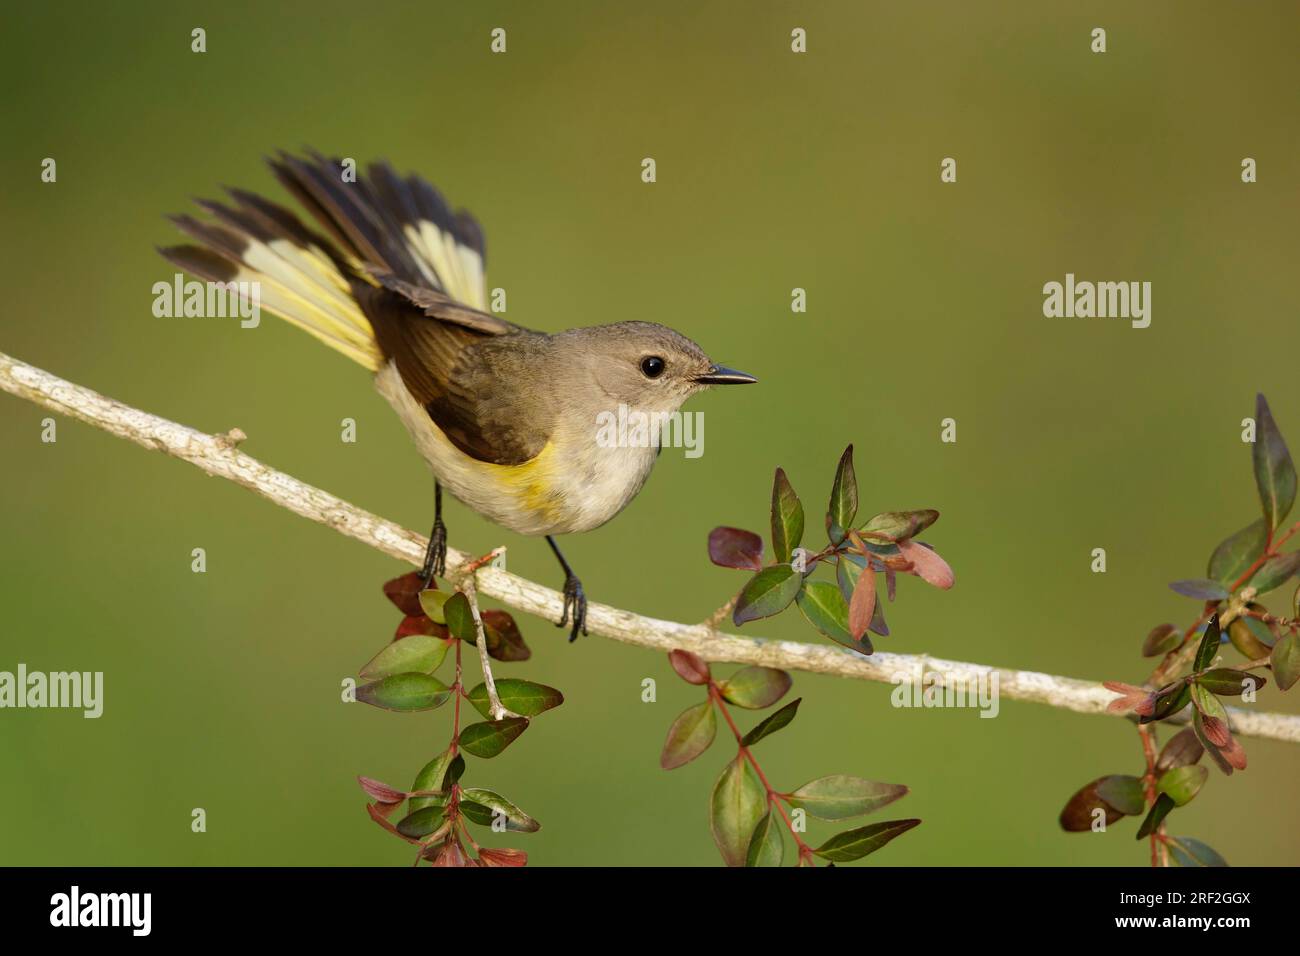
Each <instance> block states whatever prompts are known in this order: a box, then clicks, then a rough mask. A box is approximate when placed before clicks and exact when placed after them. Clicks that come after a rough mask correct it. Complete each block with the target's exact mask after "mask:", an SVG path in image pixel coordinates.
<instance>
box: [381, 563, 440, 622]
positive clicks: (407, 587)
mask: <svg viewBox="0 0 1300 956" xmlns="http://www.w3.org/2000/svg"><path fill="white" fill-rule="evenodd" d="M429 587H430V589H433V588H434V584H433V582H432V581H430V582H429ZM420 591H421V582H420V573H419V572H418V571H411V572H410V573H409V574H403V575H402V576H401V577H400V578H393V580H391V581H387V582H385V583H384V594H386V595H387V596H388V600H390V601H392V602H393V603H394V604H396V605H397V607H398V609H399V610H401V612H402V613H403V614H409V615H411V616H413V617H414V616H416V615H420V614H423V613H424V608H422V607H420V598H419V594H420Z"/></svg>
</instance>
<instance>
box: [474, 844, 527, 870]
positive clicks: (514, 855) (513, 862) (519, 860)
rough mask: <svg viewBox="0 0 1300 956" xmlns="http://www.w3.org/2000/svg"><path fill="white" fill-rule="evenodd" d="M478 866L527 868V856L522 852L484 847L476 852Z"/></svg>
mask: <svg viewBox="0 0 1300 956" xmlns="http://www.w3.org/2000/svg"><path fill="white" fill-rule="evenodd" d="M478 865H479V866H527V865H528V854H527V853H525V852H524V851H523V850H511V849H507V848H506V847H489V846H485V847H483V848H482V849H480V850H479V851H478Z"/></svg>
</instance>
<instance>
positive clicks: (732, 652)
mask: <svg viewBox="0 0 1300 956" xmlns="http://www.w3.org/2000/svg"><path fill="white" fill-rule="evenodd" d="M0 388H3V389H4V390H5V391H7V392H9V393H11V394H13V395H17V396H18V397H19V398H25V399H27V400H28V401H30V402H34V403H36V404H37V405H41V406H43V407H45V408H48V409H51V410H53V411H56V412H59V413H60V414H63V415H67V416H69V417H71V418H75V419H78V420H79V421H83V422H85V423H87V424H88V425H93V426H94V427H96V428H99V429H102V430H104V431H106V432H109V433H110V434H113V435H117V436H118V437H119V438H125V439H127V440H129V441H133V442H135V443H136V444H138V445H143V446H144V447H145V448H151V449H153V450H155V451H161V452H163V453H165V454H168V455H171V456H173V457H175V458H180V459H183V460H184V461H188V462H189V463H190V464H192V465H195V466H196V467H198V468H200V469H202V470H203V471H205V472H207V473H208V474H210V475H216V476H218V477H220V478H226V479H228V480H230V481H233V482H235V483H236V484H238V485H243V486H244V487H245V488H249V489H251V490H253V491H255V492H257V493H258V494H260V495H262V496H263V497H265V498H269V499H270V500H271V501H272V502H274V503H275V504H277V505H279V506H280V507H282V508H287V509H289V510H290V511H292V512H293V513H294V514H298V515H301V516H302V517H304V518H310V519H311V520H312V521H317V522H320V523H321V524H324V525H328V526H330V527H332V528H334V529H335V530H336V531H339V532H341V533H343V534H345V535H348V536H349V537H352V538H356V539H357V540H358V541H361V542H364V543H365V544H368V545H370V546H371V547H372V548H375V549H377V550H379V551H382V552H384V553H385V554H388V555H390V556H392V557H394V558H397V559H399V560H402V561H407V562H409V563H411V564H413V565H417V566H418V565H419V564H420V563H421V562H422V560H423V557H424V548H425V541H426V539H425V538H424V537H423V536H421V535H418V534H415V533H414V532H412V531H408V530H406V529H405V528H402V527H400V526H398V525H396V524H393V523H392V522H391V521H385V520H384V519H383V518H380V517H378V516H377V515H373V514H371V513H369V512H368V511H363V510H362V509H360V508H358V507H356V506H355V505H351V504H349V503H348V502H346V501H343V500H341V499H339V498H336V497H335V496H334V495H331V494H330V493H329V492H326V491H322V490H321V489H320V488H315V487H313V486H311V485H309V484H306V483H305V482H302V481H299V480H298V479H297V478H294V477H292V476H290V475H286V474H284V473H283V472H280V471H276V470H275V469H274V468H271V467H270V466H269V465H265V464H263V463H262V462H260V461H257V460H256V459H255V458H251V457H250V456H248V455H246V454H244V453H243V452H241V451H239V449H238V448H237V447H236V446H237V445H238V443H239V442H240V441H242V440H244V435H243V433H242V432H239V431H238V430H237V429H232V430H231V431H229V432H227V433H225V434H218V435H209V434H205V433H203V432H200V431H196V430H195V429H193V428H189V427H187V426H185V425H178V424H176V423H175V422H171V421H167V420H166V419H164V418H159V417H158V416H157V415H151V414H150V413H148V412H144V411H141V410H140V409H138V408H132V407H131V406H129V405H123V404H122V403H121V402H117V401H114V400H113V399H111V398H105V397H104V396H103V395H100V394H98V393H96V392H93V391H91V390H90V389H88V388H84V387H83V386H80V385H75V384H73V383H72V382H67V381H64V380H63V379H61V378H58V377H57V376H54V375H51V374H50V373H48V372H44V371H42V370H40V369H38V368H34V367H33V366H31V365H27V364H26V363H24V362H20V361H18V360H17V359H14V358H11V357H9V356H7V355H5V354H4V353H0ZM472 560H473V558H472V556H471V555H467V554H465V553H463V552H460V551H455V550H451V549H449V550H448V552H447V574H448V577H449V578H451V579H453V580H454V579H455V578H456V576H457V573H458V571H461V569H463V568H464V567H465V566H466V565H468V564H469V563H470V562H471V561H472ZM474 578H475V581H476V582H477V590H478V591H479V593H481V594H486V595H487V596H489V597H492V598H495V599H497V600H498V601H501V602H502V603H503V604H506V605H508V606H510V607H512V608H515V609H516V610H520V611H524V612H526V613H529V614H534V615H536V616H538V617H541V618H544V619H546V620H559V617H560V613H561V610H562V608H563V605H564V598H563V596H562V595H561V594H560V593H559V592H557V591H552V590H551V589H550V588H545V587H542V586H541V585H540V584H535V583H534V582H532V581H529V580H527V579H525V578H521V577H519V576H518V575H515V574H510V573H508V572H506V571H503V570H501V569H500V568H495V567H491V566H486V567H481V568H479V569H478V570H477V571H475V572H474ZM587 627H588V629H589V631H590V632H591V633H592V634H599V635H601V636H602V637H607V638H611V639H612V640H616V641H621V642H623V643H625V644H635V645H637V646H639V647H646V648H650V649H652V650H657V651H660V652H662V653H667V652H668V651H671V650H673V649H675V648H681V649H683V650H688V651H691V652H693V653H695V654H698V655H699V656H700V657H702V658H704V659H705V660H707V661H714V662H730V663H736V664H762V665H765V666H768V667H779V668H783V669H786V670H799V671H806V672H809V673H814V674H833V675H836V676H839V677H848V678H853V679H857V680H868V681H880V682H883V683H896V682H897V679H898V675H900V674H909V675H912V676H913V678H915V677H917V676H919V675H921V674H926V675H934V678H932V679H941V680H942V681H943V683H945V684H954V685H957V686H960V685H963V684H964V685H965V686H968V687H974V686H977V685H976V684H975V683H974V682H975V681H977V680H980V679H986V678H988V677H991V676H992V675H994V674H996V675H997V679H998V682H999V686H998V692H999V694H1000V695H1001V697H1002V698H1005V699H1008V700H1025V701H1033V702H1036V703H1040V704H1047V705H1049V706H1051V707H1057V708H1061V709H1064V710H1072V711H1076V712H1078V713H1083V714H1102V713H1106V705H1107V704H1108V703H1109V702H1110V701H1112V700H1114V699H1115V696H1116V695H1114V694H1112V693H1111V692H1110V691H1108V690H1106V689H1105V688H1104V687H1102V686H1101V684H1100V683H1098V682H1096V681H1086V680H1078V679H1077V678H1073V677H1057V676H1054V675H1052V674H1040V673H1036V672H1034V671H1021V670H1012V669H1009V668H1003V667H990V666H988V665H986V664H970V663H965V662H962V661H947V660H941V659H939V658H934V657H929V656H928V655H914V654H889V653H885V652H877V653H875V654H872V655H871V656H870V657H864V656H862V655H860V654H856V653H854V652H852V651H849V650H845V649H841V648H838V647H832V646H830V645H827V644H814V643H807V644H805V643H798V642H793V641H773V640H764V639H762V638H757V637H739V636H736V635H732V634H725V633H723V632H721V631H718V630H717V629H716V627H714V626H712V625H711V624H681V623H678V622H675V621H661V620H658V619H656V618H652V617H646V616H643V615H640V614H635V613H633V612H632V611H625V610H621V609H619V608H614V607H608V606H606V605H603V604H591V605H590V606H589V607H588V609H587ZM1228 713H1229V715H1230V718H1231V725H1232V729H1233V730H1234V731H1236V732H1237V733H1239V734H1243V735H1246V736H1251V737H1261V738H1267V739H1271V740H1284V741H1290V742H1293V743H1297V742H1300V716H1292V715H1289V714H1277V713H1261V712H1258V711H1253V710H1247V709H1244V708H1239V707H1229V708H1228Z"/></svg>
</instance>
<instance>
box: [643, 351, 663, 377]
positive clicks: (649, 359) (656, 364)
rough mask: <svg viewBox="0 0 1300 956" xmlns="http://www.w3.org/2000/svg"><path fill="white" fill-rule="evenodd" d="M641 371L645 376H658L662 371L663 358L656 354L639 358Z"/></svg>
mask: <svg viewBox="0 0 1300 956" xmlns="http://www.w3.org/2000/svg"><path fill="white" fill-rule="evenodd" d="M641 371H642V373H643V374H644V375H645V377H646V378H658V377H659V376H660V375H662V374H663V373H664V360H663V359H661V358H660V357H659V356H657V355H649V356H646V357H645V358H643V359H642V360H641Z"/></svg>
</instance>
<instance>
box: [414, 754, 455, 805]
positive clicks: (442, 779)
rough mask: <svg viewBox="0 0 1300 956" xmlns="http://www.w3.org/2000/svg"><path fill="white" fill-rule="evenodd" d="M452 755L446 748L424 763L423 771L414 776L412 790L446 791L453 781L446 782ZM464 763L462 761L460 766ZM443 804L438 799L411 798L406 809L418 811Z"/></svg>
mask: <svg viewBox="0 0 1300 956" xmlns="http://www.w3.org/2000/svg"><path fill="white" fill-rule="evenodd" d="M451 762H452V755H451V748H450V747H448V748H447V749H446V750H444V751H443V752H442V753H440V754H438V756H436V757H434V758H433V759H432V760H430V761H429V762H428V763H426V764H425V765H424V767H423V769H421V770H420V772H419V773H418V774H416V775H415V782H414V783H413V784H411V789H412V790H446V789H447V788H448V787H449V786H451V783H452V782H454V781H448V780H447V770H448V768H449V767H450V766H451ZM463 763H464V761H462V764H463ZM444 802H445V798H444V799H439V798H438V797H412V798H411V799H410V801H409V802H408V804H407V805H408V807H409V808H410V809H411V810H412V811H415V810H420V809H422V808H424V807H430V806H435V805H439V804H442V803H444Z"/></svg>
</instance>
